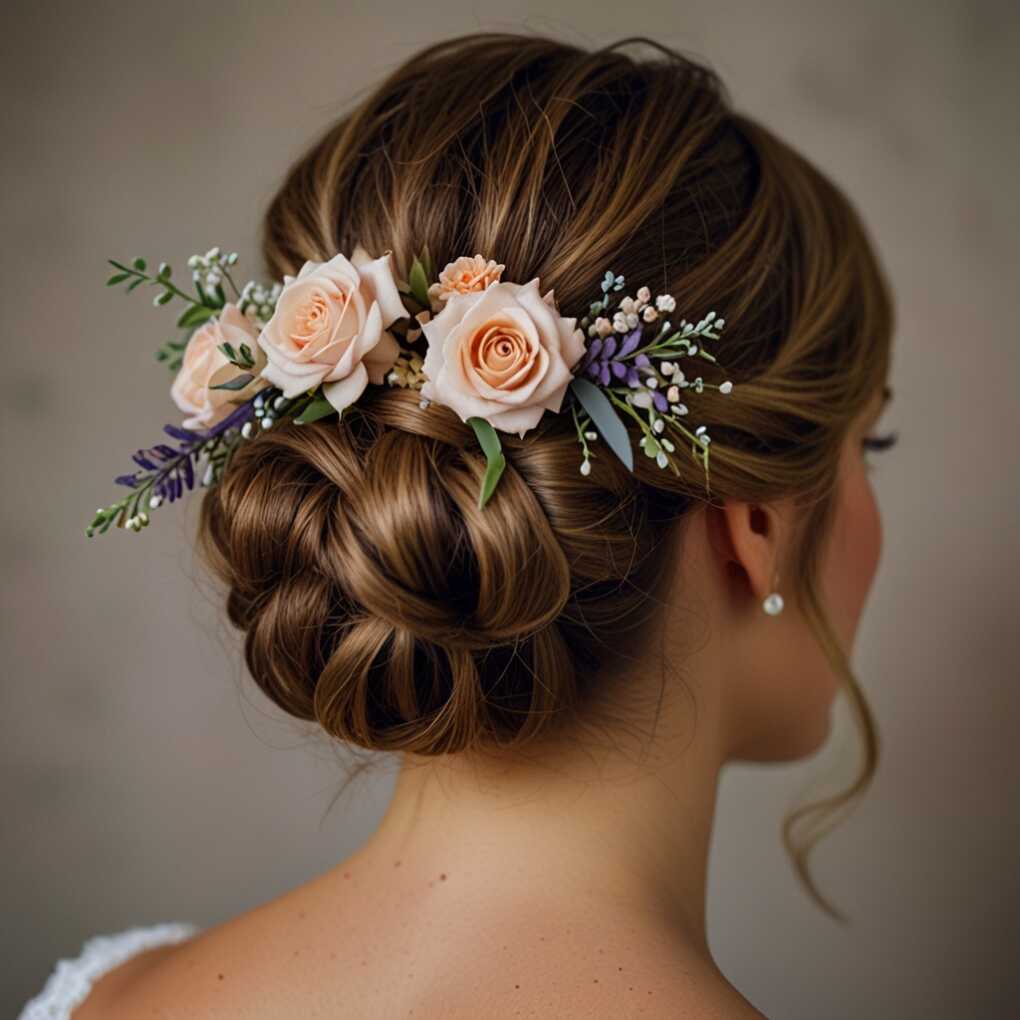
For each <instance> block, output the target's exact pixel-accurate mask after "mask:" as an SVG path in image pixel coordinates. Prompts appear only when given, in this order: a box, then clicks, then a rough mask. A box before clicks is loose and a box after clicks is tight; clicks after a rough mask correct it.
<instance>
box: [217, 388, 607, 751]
mask: <svg viewBox="0 0 1020 1020" xmlns="http://www.w3.org/2000/svg"><path fill="white" fill-rule="evenodd" d="M571 441H572V437H571V436H570V435H565V436H563V437H562V445H563V446H564V447H565V449H564V455H565V456H569V457H570V458H571V461H573V460H576V452H575V451H574V450H572V449H570V442H571ZM504 445H505V448H506V449H507V451H508V461H509V463H508V466H507V469H506V472H505V474H504V477H503V480H502V481H501V482H500V486H499V490H498V497H499V498H495V497H494V498H493V499H492V500H490V502H489V503H488V504H487V505H486V507H485V508H484V510H480V509H479V508H478V489H479V484H480V481H481V476H482V475H483V474H484V471H485V457H484V454H483V453H482V452H481V450H480V449H479V448H478V446H477V443H475V442H474V441H473V433H472V430H471V429H470V428H469V427H468V426H467V425H465V424H464V423H463V422H461V421H460V420H459V419H458V418H457V417H456V416H455V415H453V414H452V412H450V411H448V410H447V409H445V408H440V407H436V406H432V407H429V408H427V409H425V410H423V409H422V408H421V407H420V406H419V402H418V397H417V395H416V394H415V393H413V392H409V391H406V390H381V389H380V390H374V391H373V392H370V393H369V394H367V395H366V396H365V397H364V398H363V399H362V400H361V401H359V403H358V404H357V405H356V406H354V407H352V408H350V409H349V410H348V411H346V412H345V413H344V417H343V421H342V422H337V421H336V420H332V421H323V422H316V423H313V424H311V425H294V424H284V425H280V426H277V427H275V428H273V429H272V430H270V431H268V432H265V433H261V434H259V435H258V436H257V437H256V438H255V439H254V440H252V441H251V442H249V443H245V444H242V445H241V446H240V447H239V448H238V450H237V452H236V453H235V455H234V459H233V460H232V461H231V464H230V467H229V470H228V471H227V472H226V473H225V475H224V478H223V481H222V482H221V483H220V484H219V485H218V486H217V487H215V488H214V489H212V490H210V491H209V493H208V494H207V495H206V497H205V499H204V501H203V504H202V521H201V532H200V534H201V536H202V539H203V548H204V551H205V554H206V556H207V558H208V560H209V561H210V562H211V563H212V564H213V566H214V567H215V569H216V571H217V573H218V574H219V575H220V576H221V577H222V578H223V579H224V581H225V582H226V583H227V585H228V588H229V594H228V597H227V611H228V614H229V617H230V620H231V622H232V623H234V624H235V626H237V627H238V628H240V629H241V630H243V631H244V632H245V633H246V641H245V654H246V658H247V663H248V667H249V669H250V671H251V673H252V675H253V677H254V678H255V680H256V681H257V682H258V684H259V685H260V686H261V687H262V689H263V690H264V691H265V692H266V694H268V695H269V696H270V697H271V698H272V699H273V700H274V701H275V702H276V703H277V704H279V705H280V706H281V707H282V708H284V709H285V710H286V711H287V712H290V713H291V714H293V715H295V716H298V717H299V718H302V719H316V720H318V722H319V723H321V724H322V726H323V727H324V728H325V729H326V730H327V731H328V732H329V733H331V734H332V735H334V736H337V737H340V738H342V739H344V740H348V741H351V742H353V743H356V744H358V745H360V746H362V747H367V748H373V749H382V750H412V751H414V752H416V753H418V754H439V753H446V752H450V751H457V750H462V749H464V748H466V747H469V746H478V745H479V744H480V743H482V742H486V741H488V740H494V741H495V742H497V743H505V742H506V741H508V740H513V739H519V738H521V737H524V736H526V735H527V734H528V731H529V728H532V727H537V725H538V724H539V720H541V719H543V718H544V717H545V716H547V715H550V714H552V713H554V712H555V711H556V710H557V709H559V708H562V707H564V706H566V705H568V704H570V703H571V701H572V700H573V696H574V694H575V690H574V684H575V668H574V666H575V664H574V660H573V657H572V656H571V654H570V651H569V649H568V646H567V643H566V640H565V635H564V633H563V631H562V629H561V626H560V625H559V623H558V622H557V621H558V620H559V618H560V617H561V615H562V614H563V611H564V608H565V607H566V606H567V604H568V602H569V601H570V599H571V595H572V587H573V583H572V576H573V575H572V571H571V565H570V562H569V561H568V559H567V556H566V554H565V552H564V547H563V545H562V544H561V541H560V539H559V537H558V536H557V534H556V533H555V531H554V528H553V525H552V523H551V521H550V519H549V516H548V515H547V513H546V511H545V509H544V508H543V506H542V503H541V501H540V496H539V494H538V493H537V492H536V490H535V489H534V488H533V487H532V484H530V483H529V481H528V480H527V479H526V478H524V477H523V476H522V474H521V473H520V471H519V469H518V468H517V467H515V459H514V452H513V444H512V443H511V442H509V441H508V442H507V443H505V444H504ZM523 449H524V446H523V444H521V445H520V447H519V449H518V453H521V452H522V451H523ZM568 450H569V452H567V451H568ZM528 459H529V458H528V457H527V456H526V455H525V456H524V460H525V461H526V460H528ZM530 459H532V460H534V458H533V457H532V458H530ZM586 484H588V483H587V481H586ZM578 558H579V560H583V559H584V557H583V556H579V557H578ZM589 559H590V560H591V561H592V562H596V561H601V566H600V567H599V573H601V574H604V573H605V561H604V558H603V557H589ZM567 622H568V623H569V621H567Z"/></svg>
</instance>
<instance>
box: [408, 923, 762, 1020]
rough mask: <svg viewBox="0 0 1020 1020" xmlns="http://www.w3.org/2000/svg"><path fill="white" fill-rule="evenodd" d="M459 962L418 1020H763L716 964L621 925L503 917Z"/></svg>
mask: <svg viewBox="0 0 1020 1020" xmlns="http://www.w3.org/2000/svg"><path fill="white" fill-rule="evenodd" d="M460 959H461V965H460V967H459V971H458V973H457V975H456V976H453V975H449V976H448V978H447V980H445V981H444V982H442V983H441V984H437V985H435V986H433V987H432V988H431V989H430V990H429V992H428V994H427V995H426V996H424V997H423V998H422V999H420V1000H419V1001H418V1002H417V1003H416V1007H415V1010H414V1017H415V1018H416V1020H419V1018H424V1020H468V1018H476V1017H478V1016H485V1017H488V1018H490V1020H510V1018H511V1017H521V1016H530V1017H557V1018H562V1020H582V1018H585V1020H589V1018H592V1017H605V1016H612V1017H615V1018H619V1020H630V1018H635V1020H636V1018H638V1017H640V1018H642V1020H667V1018H668V1020H677V1018H678V1017H683V1018H689V1020H763V1018H765V1014H764V1013H762V1012H760V1011H759V1010H757V1009H756V1008H755V1007H754V1006H753V1005H752V1004H751V1003H750V1002H749V1001H748V1000H747V999H746V998H745V997H744V996H743V995H741V994H740V992H739V991H738V990H737V989H736V988H735V987H734V986H733V985H732V984H731V983H730V982H729V981H728V980H727V979H726V977H725V976H724V975H723V974H722V972H721V971H720V970H719V968H718V967H717V966H716V965H715V963H714V962H713V961H711V960H710V959H706V958H704V957H702V956H701V955H700V954H698V953H695V952H693V951H691V950H687V949H684V948H683V945H682V943H680V942H679V941H678V939H677V938H676V937H675V936H674V937H670V936H669V935H667V934H664V933H661V932H656V931H654V930H649V929H648V928H645V927H642V926H641V925H639V924H631V923H629V922H627V921H626V920H621V919H615V920H609V919H603V918H597V917H591V916H588V917H585V916H584V915H583V914H582V915H580V916H575V917H573V919H568V920H563V919H562V917H560V918H557V917H555V916H551V917H541V916H540V915H538V914H532V915H531V917H530V918H528V917H525V918H503V919H502V926H501V931H500V934H499V938H498V939H496V940H494V941H492V942H489V943H488V944H485V943H483V942H478V943H476V945H475V946H473V947H472V948H471V949H470V950H466V951H464V952H463V953H462V955H461V958H460ZM765 1020H767V1018H765Z"/></svg>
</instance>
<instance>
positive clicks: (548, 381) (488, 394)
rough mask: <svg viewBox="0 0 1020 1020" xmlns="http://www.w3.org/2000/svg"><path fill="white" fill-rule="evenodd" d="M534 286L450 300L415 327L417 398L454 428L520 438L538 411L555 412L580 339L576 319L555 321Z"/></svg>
mask: <svg viewBox="0 0 1020 1020" xmlns="http://www.w3.org/2000/svg"><path fill="white" fill-rule="evenodd" d="M538 287H539V283H538V279H537V278H536V279H534V280H532V281H531V282H530V283H526V284H517V283H494V284H491V285H490V286H488V287H487V288H486V289H485V290H483V291H478V292H474V293H468V294H459V293H458V294H454V295H453V296H452V297H451V298H450V299H449V300H448V301H447V302H446V306H445V307H444V308H443V310H442V311H441V312H440V313H439V314H438V315H436V316H435V317H434V318H432V319H430V320H429V321H428V322H426V323H425V324H424V325H423V326H422V331H423V332H424V334H425V337H426V339H427V340H428V351H427V353H426V355H425V363H424V365H423V372H424V374H425V376H426V382H425V383H424V384H423V385H422V389H421V393H422V396H423V397H427V398H428V399H429V400H434V401H436V403H439V404H443V405H445V406H446V407H450V408H452V409H453V410H454V411H455V412H456V413H457V415H458V416H459V417H460V418H461V420H462V421H467V419H468V418H471V417H478V418H484V419H485V420H486V421H488V422H489V424H490V425H492V427H493V428H497V429H501V430H502V431H504V432H516V433H518V434H519V435H521V436H523V435H524V433H525V432H527V431H528V429H530V428H534V427H535V425H537V424H538V420H539V419H540V418H541V417H542V412H543V411H545V410H549V411H558V410H559V409H560V405H561V404H562V403H563V395H564V393H565V391H566V388H567V386H568V385H569V383H570V380H571V378H572V376H571V369H572V368H573V366H574V365H575V364H576V363H577V361H578V360H579V359H580V358H581V356H582V355H583V354H584V337H583V335H582V333H581V330H579V329H575V324H576V322H577V320H576V319H566V318H563V317H562V316H560V315H559V314H558V312H557V310H556V306H555V304H554V303H553V300H552V296H553V295H552V291H549V293H548V294H546V295H545V297H542V296H541V295H540V294H539V289H538Z"/></svg>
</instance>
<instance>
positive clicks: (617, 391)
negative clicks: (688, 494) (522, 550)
mask: <svg viewBox="0 0 1020 1020" xmlns="http://www.w3.org/2000/svg"><path fill="white" fill-rule="evenodd" d="M622 282H623V278H622V277H617V276H615V274H613V273H611V272H607V273H606V277H605V279H604V280H603V282H602V293H603V297H602V298H601V299H599V300H597V301H595V302H593V303H592V304H591V306H590V308H589V312H588V315H586V316H585V317H584V318H583V319H582V320H581V321H580V327H581V329H582V330H583V331H584V332H586V333H587V335H588V336H589V337H590V338H591V339H590V341H589V343H588V347H587V350H586V351H585V354H584V356H583V357H582V359H581V361H580V362H579V363H578V366H577V368H576V370H575V375H576V376H578V377H586V378H587V379H589V380H591V382H593V383H595V384H596V385H597V386H598V387H599V391H600V393H601V394H602V395H601V396H598V395H597V394H596V393H595V392H594V391H588V390H586V389H585V388H584V387H582V386H580V385H578V386H575V387H574V392H575V395H576V396H577V397H578V399H579V400H580V401H581V403H582V404H583V405H584V407H585V410H586V411H587V412H588V414H587V416H585V417H584V418H581V417H579V416H578V415H577V414H575V417H574V424H575V428H576V431H577V435H578V441H579V442H580V444H581V448H582V461H581V473H582V474H585V475H586V474H589V473H590V472H591V464H590V460H591V458H592V457H594V456H595V454H594V453H593V452H592V451H591V449H590V447H589V442H590V441H591V440H593V439H595V438H596V437H598V436H599V435H600V434H601V435H602V437H603V438H605V439H606V440H607V445H609V446H610V448H611V449H613V451H614V452H615V453H617V455H618V456H620V457H621V459H623V460H624V463H626V464H627V465H628V467H629V466H630V453H629V442H628V441H627V439H626V432H625V431H621V429H622V426H623V423H624V422H625V421H627V420H628V419H629V420H630V421H632V422H633V423H635V424H636V425H637V426H638V428H639V430H640V432H641V440H640V444H639V445H640V447H641V450H642V452H644V453H645V455H646V456H648V457H650V458H652V459H654V460H655V462H656V463H657V464H658V466H659V467H660V468H666V467H668V468H670V470H672V471H673V472H674V473H676V474H678V473H679V468H678V467H677V465H676V463H675V461H674V459H673V456H672V455H673V454H674V453H675V452H676V444H675V443H674V441H673V440H672V439H671V438H670V437H669V433H673V434H675V435H676V436H678V437H680V436H682V437H683V438H684V439H685V440H687V441H689V442H690V444H691V452H692V454H693V456H694V458H695V459H696V460H697V461H699V462H700V463H701V464H702V465H703V467H704V470H705V477H706V481H707V480H708V471H709V444H710V442H711V439H710V437H709V435H708V430H707V428H706V426H704V425H700V426H698V427H697V428H695V429H694V430H693V431H692V430H691V429H689V428H687V426H686V425H685V424H684V422H683V421H681V420H680V419H681V418H683V417H684V416H686V415H687V414H688V408H687V405H686V404H685V403H684V402H683V398H684V397H685V396H686V391H687V390H688V389H690V390H691V391H693V392H694V393H698V394H700V393H702V392H704V390H706V389H715V390H718V391H719V392H720V393H722V394H728V393H731V392H732V391H733V383H732V382H730V381H728V380H727V381H724V382H722V383H719V384H715V383H710V382H706V381H705V380H704V379H703V378H702V377H701V376H700V375H699V376H697V377H696V378H695V379H693V380H688V379H687V376H686V374H685V373H684V371H683V370H682V369H681V367H680V364H679V362H680V361H681V360H683V359H694V358H696V357H700V358H704V359H705V360H706V361H709V362H711V363H713V364H714V363H715V361H716V359H715V357H714V356H713V355H711V354H710V353H709V352H708V351H706V350H705V349H704V341H705V340H706V339H707V340H717V339H719V332H718V331H719V330H721V329H722V327H723V325H724V324H725V323H724V321H723V320H722V319H721V318H717V317H716V314H715V312H709V313H708V315H706V316H705V318H704V319H702V320H700V321H699V322H697V323H696V324H695V323H689V322H688V321H687V320H686V319H681V321H680V323H679V325H678V326H676V327H674V326H673V325H672V323H671V322H669V321H668V319H666V318H665V317H666V315H668V314H669V313H671V312H673V311H675V309H676V304H677V303H676V300H675V299H674V298H673V297H672V296H671V295H668V294H661V295H659V296H658V297H656V298H655V299H654V301H653V299H652V294H651V291H650V290H649V289H648V288H647V287H641V288H639V289H638V291H637V294H636V295H635V296H634V297H631V296H630V295H624V296H622V297H621V298H619V299H618V300H615V301H614V300H610V291H613V292H616V291H619V290H620V289H621V285H622ZM653 323H659V325H658V327H657V331H656V332H655V334H654V335H652V336H646V327H647V328H648V332H649V333H651V332H652V328H653V327H652V324H653ZM578 381H579V380H578ZM596 398H597V399H596ZM596 421H597V422H598V424H596ZM617 422H619V424H617ZM607 428H608V429H609V432H608V433H607V432H606V429H607ZM596 429H597V431H596ZM610 440H611V441H610Z"/></svg>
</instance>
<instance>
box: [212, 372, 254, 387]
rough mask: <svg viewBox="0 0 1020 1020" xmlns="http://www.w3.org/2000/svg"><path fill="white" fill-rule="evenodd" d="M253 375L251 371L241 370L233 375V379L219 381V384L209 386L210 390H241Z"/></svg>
mask: <svg viewBox="0 0 1020 1020" xmlns="http://www.w3.org/2000/svg"><path fill="white" fill-rule="evenodd" d="M254 378H255V376H253V375H252V374H251V372H243V373H242V374H241V375H236V376H234V378H233V379H228V380H227V381H226V382H225V383H220V384H219V386H210V387H209V389H211V390H243V389H244V388H245V386H247V385H248V383H250V382H251V381H252V379H254Z"/></svg>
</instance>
